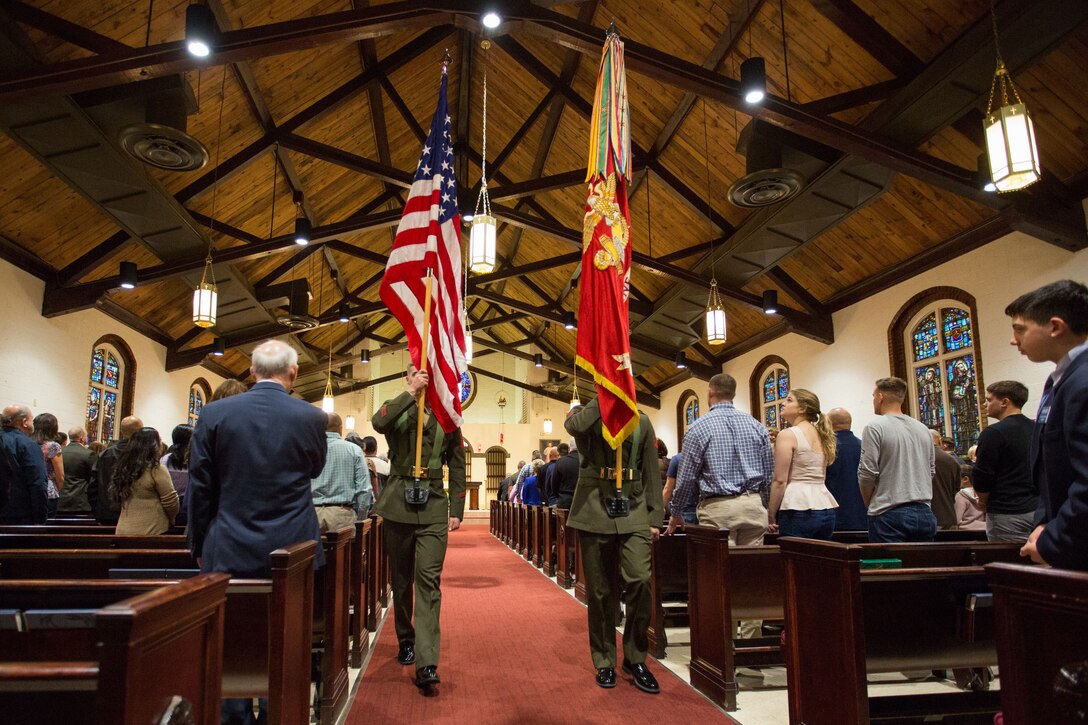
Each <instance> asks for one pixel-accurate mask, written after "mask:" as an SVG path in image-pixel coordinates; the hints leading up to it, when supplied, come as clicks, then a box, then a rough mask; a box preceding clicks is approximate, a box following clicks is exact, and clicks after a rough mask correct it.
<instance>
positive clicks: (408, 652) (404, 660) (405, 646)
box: [397, 642, 416, 666]
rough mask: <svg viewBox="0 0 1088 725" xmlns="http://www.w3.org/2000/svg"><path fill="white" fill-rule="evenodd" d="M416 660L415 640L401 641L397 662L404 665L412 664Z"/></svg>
mask: <svg viewBox="0 0 1088 725" xmlns="http://www.w3.org/2000/svg"><path fill="white" fill-rule="evenodd" d="M415 661H416V650H415V643H414V642H401V643H400V649H399V650H397V662H399V663H401V664H402V665H405V666H407V665H410V664H412V663H413V662H415Z"/></svg>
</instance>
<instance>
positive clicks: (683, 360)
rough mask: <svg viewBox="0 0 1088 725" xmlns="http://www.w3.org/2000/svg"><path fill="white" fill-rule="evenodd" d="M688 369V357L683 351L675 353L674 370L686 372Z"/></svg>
mask: <svg viewBox="0 0 1088 725" xmlns="http://www.w3.org/2000/svg"><path fill="white" fill-rule="evenodd" d="M687 367H688V356H687V353H685V352H684V351H683V350H681V351H680V352H678V353H676V369H677V370H686V369H687Z"/></svg>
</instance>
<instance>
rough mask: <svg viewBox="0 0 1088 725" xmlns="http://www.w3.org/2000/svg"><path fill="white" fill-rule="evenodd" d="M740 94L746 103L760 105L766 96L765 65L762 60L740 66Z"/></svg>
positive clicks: (753, 60)
mask: <svg viewBox="0 0 1088 725" xmlns="http://www.w3.org/2000/svg"><path fill="white" fill-rule="evenodd" d="M740 94H741V96H742V97H743V98H744V100H745V102H746V103H762V101H763V99H764V98H765V97H766V96H767V65H766V63H764V61H763V59H762V58H759V57H756V58H749V59H748V60H746V61H744V62H743V63H741V64H740Z"/></svg>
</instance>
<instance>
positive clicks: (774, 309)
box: [763, 289, 778, 315]
mask: <svg viewBox="0 0 1088 725" xmlns="http://www.w3.org/2000/svg"><path fill="white" fill-rule="evenodd" d="M777 313H778V290H775V289H768V290H763V314H765V315H774V314H777Z"/></svg>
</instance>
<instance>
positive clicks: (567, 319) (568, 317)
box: [563, 312, 578, 330]
mask: <svg viewBox="0 0 1088 725" xmlns="http://www.w3.org/2000/svg"><path fill="white" fill-rule="evenodd" d="M577 326H578V322H577V321H576V320H575V319H574V313H573V312H564V313H563V328H564V329H567V330H573V329H574V328H575V327H577Z"/></svg>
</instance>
